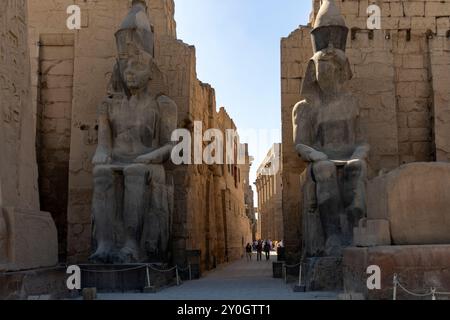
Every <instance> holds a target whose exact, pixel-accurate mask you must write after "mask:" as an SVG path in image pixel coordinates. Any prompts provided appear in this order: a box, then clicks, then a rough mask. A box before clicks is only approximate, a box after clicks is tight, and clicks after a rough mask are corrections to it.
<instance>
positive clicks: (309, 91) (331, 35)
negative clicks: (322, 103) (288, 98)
mask: <svg viewBox="0 0 450 320" xmlns="http://www.w3.org/2000/svg"><path fill="white" fill-rule="evenodd" d="M347 35H348V28H347V27H346V25H345V21H344V18H343V17H342V15H341V14H340V12H339V9H338V8H337V6H336V4H335V3H334V1H333V0H324V1H323V2H322V6H321V7H320V10H319V13H318V15H317V17H316V19H315V23H314V29H313V30H312V32H311V38H312V41H313V49H314V56H313V57H312V58H311V60H310V61H309V64H308V67H307V70H306V74H305V78H304V79H303V84H302V91H301V94H302V96H303V97H304V98H305V99H307V100H310V101H311V102H313V101H317V100H318V99H320V98H327V97H333V96H336V95H338V94H339V93H340V92H341V90H342V87H343V85H344V84H345V82H347V81H348V80H350V79H351V78H352V71H351V68H350V63H349V61H348V59H347V57H346V55H345V48H346V44H347Z"/></svg>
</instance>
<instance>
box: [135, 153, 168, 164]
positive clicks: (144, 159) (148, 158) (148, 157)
mask: <svg viewBox="0 0 450 320" xmlns="http://www.w3.org/2000/svg"><path fill="white" fill-rule="evenodd" d="M134 162H135V163H142V164H161V163H163V157H162V155H161V153H160V152H157V151H156V152H152V153H149V154H145V155H143V156H140V157H137V158H136V160H134Z"/></svg>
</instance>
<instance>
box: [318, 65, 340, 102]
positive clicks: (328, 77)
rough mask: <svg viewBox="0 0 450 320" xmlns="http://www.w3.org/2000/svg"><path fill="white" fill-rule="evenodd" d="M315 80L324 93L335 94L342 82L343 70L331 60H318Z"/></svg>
mask: <svg viewBox="0 0 450 320" xmlns="http://www.w3.org/2000/svg"><path fill="white" fill-rule="evenodd" d="M316 79H317V83H318V85H319V87H320V89H321V90H322V91H323V92H324V93H330V94H331V93H336V92H338V91H339V88H340V87H341V85H342V82H343V79H344V77H343V70H342V68H341V67H340V65H339V64H338V63H335V62H334V61H333V60H319V61H318V63H317V66H316Z"/></svg>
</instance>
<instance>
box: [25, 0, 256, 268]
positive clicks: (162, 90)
mask: <svg viewBox="0 0 450 320" xmlns="http://www.w3.org/2000/svg"><path fill="white" fill-rule="evenodd" d="M28 3H29V16H30V19H29V24H28V26H29V28H28V29H29V30H28V31H29V35H30V41H29V42H30V49H31V62H32V63H31V65H32V80H33V81H32V83H33V88H32V89H33V90H32V91H33V92H32V93H33V105H35V106H36V105H38V103H37V102H38V93H40V92H39V91H40V88H38V84H39V81H38V78H39V77H38V67H39V65H43V64H44V63H41V62H40V59H41V58H42V57H41V56H40V55H39V47H38V44H39V43H40V41H42V42H43V43H53V44H54V45H57V46H61V47H64V46H67V45H71V44H72V43H73V41H72V40H71V39H73V38H74V35H76V42H75V44H74V54H73V66H72V69H71V66H70V62H68V61H66V60H64V62H63V63H61V64H60V65H58V68H54V69H51V72H50V73H51V74H50V76H51V78H50V81H48V82H47V83H48V84H50V87H51V88H52V89H59V88H56V87H55V81H54V80H53V79H52V77H53V76H55V77H60V76H62V75H61V74H64V73H68V74H69V73H70V71H72V70H73V83H72V85H73V91H72V98H70V97H68V98H69V100H70V101H71V103H70V104H67V103H64V107H63V109H64V114H63V112H62V110H61V109H59V107H62V104H59V103H58V104H55V105H56V106H55V107H53V105H52V107H49V108H46V109H47V110H48V114H49V115H51V116H52V117H53V116H55V117H57V118H54V119H53V118H52V119H48V120H49V121H46V128H49V129H48V131H49V132H52V131H56V130H57V123H56V122H57V121H56V119H63V118H61V117H62V116H63V115H64V119H68V118H70V117H71V126H70V127H71V132H70V136H69V135H66V136H65V137H64V139H54V137H51V139H50V142H51V144H52V145H53V144H54V145H57V146H58V147H61V148H62V147H66V148H67V147H69V146H70V150H67V149H66V150H67V151H68V152H70V157H69V159H68V160H67V162H66V165H67V166H68V167H69V172H68V177H69V184H68V201H67V205H66V207H67V217H66V218H67V246H65V247H66V249H65V250H64V249H61V250H64V252H63V253H66V254H67V257H68V261H69V262H71V263H80V262H86V261H87V260H88V257H89V255H90V254H91V243H92V241H91V232H90V230H91V222H90V215H91V203H92V197H91V196H90V195H92V190H93V183H92V181H93V177H92V170H93V165H92V163H91V160H92V157H93V155H94V153H95V149H96V146H97V113H96V110H97V108H96V107H97V106H98V105H99V104H100V103H101V102H102V100H103V99H104V93H105V89H106V88H107V87H108V83H109V79H110V77H111V70H113V66H114V64H115V62H116V61H115V56H116V54H115V50H116V48H115V47H116V45H115V41H114V32H115V30H116V29H117V26H119V25H120V23H121V21H122V20H123V18H124V17H125V16H126V14H127V12H128V10H129V8H130V5H131V3H132V1H129V0H98V1H88V2H79V3H77V5H79V6H80V8H81V13H82V28H81V29H80V30H76V31H70V30H68V29H67V27H66V18H67V17H68V15H67V13H66V8H67V7H68V6H69V5H72V4H74V3H73V1H70V0H29V1H28ZM146 3H147V5H148V14H149V15H150V16H151V17H152V21H151V24H152V26H153V28H154V32H155V46H154V49H155V63H156V66H157V68H155V69H153V70H152V74H153V76H154V78H153V80H152V82H151V91H152V92H153V93H154V94H155V95H156V94H164V95H167V96H169V97H171V98H172V99H173V100H174V101H175V103H176V104H177V106H178V115H179V117H178V118H179V119H178V120H179V121H178V122H179V123H178V127H180V128H186V129H188V130H190V131H191V132H192V131H193V122H194V121H201V122H202V124H203V131H206V129H209V128H213V127H214V128H220V130H222V131H223V132H224V130H226V129H236V127H235V125H234V123H233V121H232V119H231V117H230V116H229V115H228V114H227V113H226V112H225V111H224V110H222V109H221V110H219V111H216V102H215V92H214V89H213V88H212V87H211V86H209V85H207V84H204V83H202V82H200V81H199V80H198V79H197V76H196V57H195V48H194V47H193V46H191V45H188V44H185V43H183V42H182V41H180V40H178V39H177V38H176V24H175V19H174V7H175V6H174V1H172V0H151V1H150V0H146ZM64 50H65V49H64ZM53 53H54V52H53ZM64 55H65V56H66V57H67V53H64ZM69 56H70V55H69ZM44 62H45V61H44ZM45 66H47V67H48V64H47V63H45ZM157 69H159V72H160V74H159V75H158V74H157V73H156V72H157V71H156V70H157ZM53 73H55V74H53ZM67 81H68V79H66V78H64V81H61V84H62V83H65V84H67V83H68V82H67ZM38 116H39V114H38ZM47 124H48V125H47ZM46 128H43V130H44V131H47V129H46ZM58 128H59V129H63V123H62V122H61V123H60V124H59V126H58ZM49 136H50V135H49ZM67 140H69V142H67ZM248 167H249V162H248V164H246V165H235V166H230V167H229V169H228V168H227V166H221V165H219V166H211V167H207V166H200V165H192V166H187V165H186V166H184V165H183V166H177V168H175V169H174V170H173V179H174V185H175V190H174V198H175V201H174V202H175V203H174V212H173V225H172V227H173V229H172V231H173V240H172V251H173V258H174V262H175V263H177V264H179V265H184V264H185V263H186V252H187V251H190V250H195V251H196V250H198V251H199V252H201V253H200V265H201V268H202V270H205V269H210V268H213V267H214V266H216V265H217V264H219V263H223V262H226V261H231V260H233V259H236V258H240V257H241V255H242V253H243V248H242V242H250V241H251V238H252V236H251V229H250V223H249V221H250V220H251V219H250V220H249V218H248V215H247V213H246V207H247V202H246V201H245V198H244V194H245V193H246V192H248V188H247V185H246V184H245V182H246V181H248V178H247V177H246V176H245V174H246V173H245V172H248V169H249V168H248ZM239 172H240V175H236V174H235V173H239ZM43 178H44V180H47V181H48V180H49V179H47V177H46V176H44V177H43ZM238 178H240V179H238ZM212 186H214V187H212ZM247 198H248V197H247ZM248 205H249V204H248ZM52 214H54V215H55V214H56V215H59V216H61V217H62V218H64V215H65V212H62V211H59V212H57V213H52ZM250 215H251V214H250ZM60 221H61V220H60ZM57 227H58V230H61V229H62V228H64V227H66V226H65V225H64V224H62V225H58V226H57ZM243 239H244V240H243Z"/></svg>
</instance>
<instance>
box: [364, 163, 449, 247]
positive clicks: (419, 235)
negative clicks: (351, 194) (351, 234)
mask: <svg viewBox="0 0 450 320" xmlns="http://www.w3.org/2000/svg"><path fill="white" fill-rule="evenodd" d="M449 190H450V164H447V163H414V164H409V165H405V166H402V167H400V168H399V169H397V170H394V171H392V172H390V173H388V174H385V175H382V176H380V177H377V178H375V179H373V180H372V181H370V183H369V184H368V219H384V220H388V221H389V223H390V229H391V237H392V242H393V244H394V245H412V244H448V243H450V215H449V213H448V208H449V207H450V197H449Z"/></svg>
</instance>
